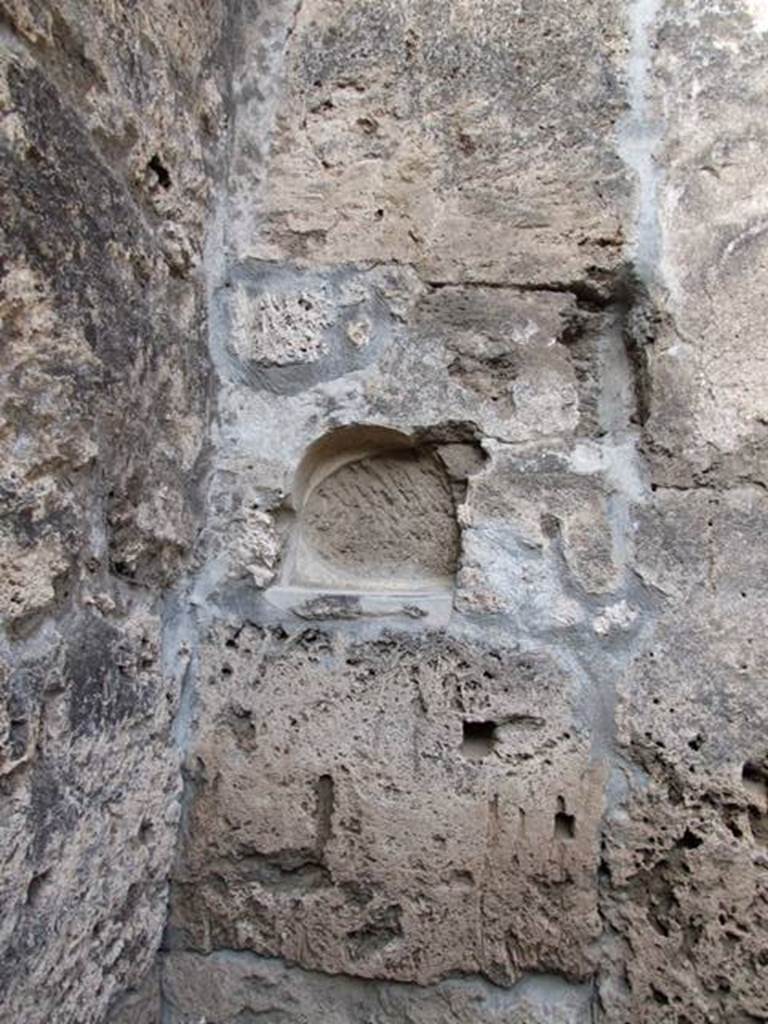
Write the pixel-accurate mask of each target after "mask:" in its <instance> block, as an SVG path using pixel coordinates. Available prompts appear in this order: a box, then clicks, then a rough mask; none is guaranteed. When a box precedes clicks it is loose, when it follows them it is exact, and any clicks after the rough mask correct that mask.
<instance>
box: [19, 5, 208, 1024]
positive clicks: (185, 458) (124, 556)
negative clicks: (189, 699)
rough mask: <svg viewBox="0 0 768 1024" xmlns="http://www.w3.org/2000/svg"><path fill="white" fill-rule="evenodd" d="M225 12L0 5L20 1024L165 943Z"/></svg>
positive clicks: (63, 1019) (95, 1002)
mask: <svg viewBox="0 0 768 1024" xmlns="http://www.w3.org/2000/svg"><path fill="white" fill-rule="evenodd" d="M224 18H225V11H224V7H223V5H220V4H217V3H213V4H208V5H205V7H204V8H203V7H200V6H199V5H195V4H191V3H178V4H176V3H174V4H170V5H168V4H155V3H150V4H141V5H133V4H127V3H126V4H123V3H109V4H103V5H102V4H93V3H87V2H75V0H72V2H68V0H64V2H61V3H59V2H56V3H47V2H36V3H26V2H24V0H18V2H16V0H9V2H8V3H2V4H0V146H1V147H2V160H1V161H0V194H1V195H2V216H0V236H1V238H2V241H1V243H0V244H1V245H2V261H1V262H2V267H1V270H0V273H1V274H2V277H1V278H0V320H1V321H2V332H3V345H2V355H0V374H1V375H2V384H1V385H0V387H1V390H2V412H1V413H0V422H1V423H2V427H1V428H0V451H1V453H2V454H0V465H1V467H2V468H1V470H0V476H1V477H2V480H1V483H0V488H1V490H2V516H1V519H0V575H2V583H0V615H2V619H3V631H2V638H1V639H0V648H1V650H2V655H1V657H2V669H1V670H0V804H1V809H0V818H1V819H2V822H3V825H2V829H0V862H1V863H2V864H3V868H2V871H0V905H2V915H0V916H1V918H2V920H1V922H0V1019H2V1020H3V1022H6V1021H7V1022H9V1024H10V1022H11V1021H13V1022H20V1021H24V1022H25V1024H38V1022H39V1024H42V1022H46V1024H51V1022H60V1024H72V1022H74V1021H77V1022H78V1024H90V1022H101V1021H103V1020H104V1019H105V1014H106V1012H107V1009H108V1006H109V1005H110V1003H111V1002H112V1000H113V998H117V997H118V996H119V995H120V993H121V992H122V991H123V990H124V989H127V988H130V987H132V986H138V985H139V984H140V983H141V981H142V979H143V977H144V975H145V974H146V972H147V971H148V970H149V968H150V967H151V965H152V962H153V959H154V955H155V951H156V949H157V946H158V944H159V940H160V934H161V930H162V927H163V921H164V917H165V906H164V905H165V901H166V892H167V876H168V869H169V864H170V860H171V856H172V853H173V849H174V844H175V836H176V831H177V828H176V826H177V823H178V818H179V813H180V811H179V797H180V786H179V775H178V758H179V755H178V751H177V750H176V749H175V747H174V745H173V742H172V737H171V728H172V724H173V720H174V716H175V715H176V712H177V709H178V706H179V698H180V680H181V676H182V674H183V668H182V666H183V663H184V661H185V658H186V657H187V654H188V653H189V652H187V654H185V652H184V650H183V649H182V650H180V648H182V647H183V644H182V643H180V642H178V641H172V640H171V637H170V634H169V630H168V622H167V615H166V612H165V610H164V608H163V604H162V600H161V598H162V595H163V593H164V592H168V591H169V588H171V587H173V585H174V583H175V581H176V580H177V579H178V578H179V577H180V574H181V573H182V571H183V570H184V568H185V566H186V564H187V563H188V556H189V551H190V546H191V543H192V541H193V538H194V535H195V530H196V522H197V519H198V517H199V503H198V504H197V505H196V504H195V495H194V492H195V475H196V470H195V464H196V461H197V459H198V457H199V455H200V452H201V449H202V445H203V442H204V437H205V430H206V422H207V418H208V412H207V392H208V384H207V373H208V370H207V367H208V359H207V354H206V350H205V340H204V338H205V332H204V323H205V316H206V313H205V297H204V289H203V287H202V281H201V277H200V272H199V265H200V261H201V257H202V243H203V230H204V224H205V222H206V219H207V218H208V216H209V200H210V174H211V166H210V165H209V161H211V160H213V159H215V150H216V146H217V144H218V143H217V141H216V140H217V136H219V135H220V133H221V129H222V127H223V124H222V108H221V98H220V93H221V84H222V83H221V82H220V80H219V71H218V70H217V67H216V49H217V47H218V46H219V43H220V39H221V33H222V27H223V23H224ZM169 648H172V651H173V653H172V655H171V657H170V663H169V659H168V658H167V655H169V654H170V650H169ZM164 656H166V657H164ZM157 1004H158V994H157V993H156V994H155V997H154V1005H153V1010H152V1013H153V1014H156V1012H157ZM151 1019H153V1020H154V1019H156V1016H153V1017H152V1018H151Z"/></svg>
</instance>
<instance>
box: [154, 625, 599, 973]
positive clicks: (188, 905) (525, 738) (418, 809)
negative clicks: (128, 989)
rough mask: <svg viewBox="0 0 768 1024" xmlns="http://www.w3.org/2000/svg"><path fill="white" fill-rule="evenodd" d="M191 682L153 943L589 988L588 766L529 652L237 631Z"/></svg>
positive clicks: (578, 729) (561, 704) (212, 643)
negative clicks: (166, 914) (179, 848)
mask: <svg viewBox="0 0 768 1024" xmlns="http://www.w3.org/2000/svg"><path fill="white" fill-rule="evenodd" d="M203 680H204V684H203V685H204V689H203V692H202V694H201V701H202V704H201V708H200V712H199V716H200V721H199V732H198V739H197V741H196V743H195V749H194V751H193V753H192V757H191V760H190V764H189V771H190V773H191V779H190V806H189V809H188V812H187V818H186V826H185V836H186V840H185V849H184V856H183V859H182V860H181V861H180V863H179V864H178V866H177V869H176V872H175V880H174V886H173V899H172V911H171V932H170V941H171V945H172V947H173V948H181V949H183V948H187V949H191V950H199V951H201V952H206V953H207V952H209V951H211V950H215V949H217V948H225V947H226V948H231V949H241V950H250V951H253V952H256V953H260V954H265V955H271V956H282V957H285V958H287V959H288V960H293V961H296V962H298V963H301V964H302V965H303V966H306V967H311V968H314V969H317V970H322V971H326V972H329V973H339V972H342V973H348V974H354V975H357V976H360V977H380V978H391V979H397V980H403V981H417V982H419V983H420V984H424V983H426V982H430V981H434V980H435V979H437V978H439V977H442V976H445V975H446V974H449V973H451V972H453V971H460V972H462V973H465V972H469V973H473V972H482V973H484V974H486V975H487V976H489V977H491V978H492V979H494V980H495V981H496V982H498V983H499V984H502V985H509V984H511V983H513V982H514V981H515V980H516V979H518V978H519V977H520V976H521V974H522V973H524V972H525V971H528V970H547V971H552V972H556V973H560V974H564V975H566V976H568V977H572V978H584V977H587V976H589V974H590V973H591V971H592V970H593V969H594V964H593V960H592V942H593V940H594V938H595V937H596V935H597V934H598V931H599V921H598V918H597V913H596V888H595V884H594V879H595V872H596V870H597V858H598V829H599V820H600V814H601V806H602V801H601V797H600V788H601V784H602V778H603V768H602V766H601V764H600V763H599V762H595V761H593V760H592V757H591V754H590V739H589V733H588V730H587V729H585V727H584V722H583V715H584V713H585V712H584V708H583V706H582V704H581V700H582V698H583V694H581V693H580V689H579V685H578V683H577V681H576V680H574V678H572V677H571V676H570V675H569V674H568V673H567V672H566V671H565V670H564V669H563V668H562V667H560V666H559V665H558V664H557V663H556V662H554V661H553V660H552V659H551V658H550V657H548V656H546V655H543V654H537V653H534V652H530V653H524V652H521V651H517V650H515V649H514V648H508V647H505V646H503V645H501V646H498V647H496V646H490V647H489V646H487V645H481V644H478V643H469V642H464V641H459V640H451V639H447V638H445V637H441V636H440V635H427V636H423V637H419V636H411V637H409V636H408V635H406V634H393V635H389V636H384V637H382V638H381V639H380V640H377V641H375V640H374V641H368V642H354V641H352V640H351V639H350V638H346V639H345V638H344V637H343V636H335V637H334V636H333V635H331V634H326V633H324V632H322V631H317V630H304V631H302V632H300V633H298V634H295V635H294V636H292V637H288V636H286V635H285V633H284V632H283V633H281V632H280V631H278V632H273V631H269V630H264V629H258V628H255V627H251V626H247V625H246V626H243V627H241V628H233V627H217V628H216V629H215V630H214V631H213V632H212V634H211V637H210V640H209V642H208V644H207V645H206V654H205V660H204V667H203ZM564 935H567V936H568V940H567V941H565V942H564V941H563V936H564Z"/></svg>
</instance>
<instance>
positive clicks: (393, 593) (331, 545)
mask: <svg viewBox="0 0 768 1024" xmlns="http://www.w3.org/2000/svg"><path fill="white" fill-rule="evenodd" d="M292 501H293V506H294V509H295V512H296V520H295V523H294V525H293V529H292V534H291V537H290V540H289V544H288V549H287V553H286V558H285V561H284V564H283V571H282V573H281V579H280V583H279V584H278V586H277V588H273V592H272V593H271V595H270V597H271V599H272V600H273V601H274V600H276V601H277V603H280V604H283V605H284V604H285V598H286V597H287V596H289V597H291V599H292V600H293V601H294V607H293V609H292V610H294V611H296V612H297V613H298V614H300V615H301V614H303V617H315V618H320V617H329V614H328V612H329V610H330V611H331V614H330V617H338V616H339V615H340V614H341V612H342V611H343V617H345V618H349V617H354V616H355V615H356V614H358V613H359V614H393V613H394V612H396V611H397V608H398V602H399V608H400V609H401V610H402V611H403V612H404V614H406V615H409V616H410V617H412V618H421V617H424V616H428V615H430V611H431V610H434V602H433V604H432V606H430V599H440V598H442V600H443V603H445V600H446V598H447V600H448V607H450V599H451V594H452V589H453V579H454V575H455V572H456V564H457V562H458V558H459V528H458V524H457V522H456V512H455V507H454V500H453V494H452V490H451V483H450V480H449V479H448V476H447V474H446V471H445V468H444V466H443V464H442V462H441V461H440V460H439V459H438V458H437V457H436V455H435V454H434V452H433V450H432V448H431V447H430V446H429V445H423V444H418V443H416V442H415V441H414V440H413V439H412V438H409V437H408V436H407V435H405V434H402V433H400V432H399V431H396V430H390V429H388V428H384V427H373V426H360V427H342V428H340V429H338V430H334V431H332V432H331V433H329V434H326V435H325V436H324V437H322V438H320V439H319V440H318V441H316V442H315V443H314V444H312V445H310V447H309V448H308V450H307V452H306V454H305V456H304V458H303V459H302V461H301V463H300V465H299V468H298V470H297V473H296V477H295V479H294V486H293V490H292ZM275 591H277V592H275ZM288 592H290V593H288ZM302 598H303V602H304V603H303V604H301V605H300V606H298V607H297V606H296V605H295V601H297V600H300V599H302ZM424 601H426V605H424V603H423V602H424ZM302 609H303V612H302ZM313 609H314V612H315V613H316V614H313V613H312V610H313ZM334 609H335V610H336V614H333V610H334ZM321 613H323V614H321Z"/></svg>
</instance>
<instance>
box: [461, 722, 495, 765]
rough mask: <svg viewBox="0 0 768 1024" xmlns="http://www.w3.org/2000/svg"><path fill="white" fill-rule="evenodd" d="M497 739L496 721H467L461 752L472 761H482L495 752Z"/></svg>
mask: <svg viewBox="0 0 768 1024" xmlns="http://www.w3.org/2000/svg"><path fill="white" fill-rule="evenodd" d="M495 741H496V723H495V722H465V723H464V734H463V737H462V741H461V752H462V754H463V755H464V757H467V758H469V760H470V761H482V759H483V758H484V757H488V755H489V754H492V753H493V745H494V743H495Z"/></svg>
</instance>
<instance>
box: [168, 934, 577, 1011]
mask: <svg viewBox="0 0 768 1024" xmlns="http://www.w3.org/2000/svg"><path fill="white" fill-rule="evenodd" d="M164 982H165V990H166V994H167V999H168V1010H169V1017H168V1020H169V1021H170V1022H171V1024H191V1022H192V1021H198V1020H199V1019H200V1015H201V1013H202V1014H203V1016H204V1019H207V1020H217V1019H226V1020H228V1019H233V1018H234V1015H236V1014H241V1015H243V1014H248V1015H251V1016H253V1017H257V1018H258V1017H262V1019H268V1018H269V1017H272V1018H273V1019H276V1020H280V1021H283V1022H285V1024H288V1022H295V1024H299V1022H302V1024H303V1022H304V1021H308V1020H314V1019H315V1018H316V1017H318V1016H319V1015H322V1019H323V1020H324V1021H328V1022H329V1024H348V1022H350V1021H357V1020H366V1021H370V1022H371V1024H386V1022H389V1021H393V1020H410V1021H414V1022H415V1024H478V1022H479V1024H587V1022H588V1021H589V1014H590V1008H589V1007H590V995H589V988H588V986H586V985H583V986H579V987H575V986H574V987H569V986H568V985H566V984H565V983H564V982H563V981H562V980H561V979H559V978H557V977H553V976H547V975H542V976H539V977H537V978H533V979H530V980H529V981H528V982H526V983H525V984H524V985H521V986H520V987H519V988H518V989H516V990H515V991H513V992H503V991H500V990H499V989H497V988H494V987H493V986H492V985H489V984H488V982H486V981H484V980H482V979H479V978H466V979H464V978H462V979H455V980H449V981H444V982H440V983H439V984H437V985H434V986H431V987H429V988H422V987H417V986H415V985H398V984H392V983H387V982H366V981H362V980H360V979H358V978H337V977H329V976H328V975H324V974H316V973H313V972H311V971H304V970H301V969H300V968H297V967H289V966H286V965H285V964H284V963H283V962H282V961H279V960H273V959H269V958H267V957H254V956H248V955H247V954H240V955H237V954H233V953H230V952H225V953H215V954H212V955H211V956H209V957H204V956H199V955H197V954H194V953H175V954H172V955H171V956H169V957H168V958H167V959H166V966H165V973H164Z"/></svg>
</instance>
